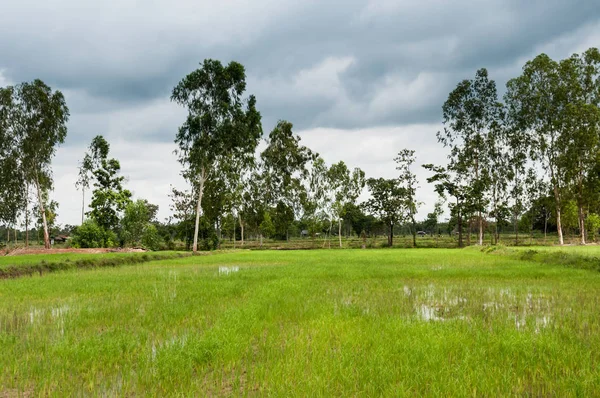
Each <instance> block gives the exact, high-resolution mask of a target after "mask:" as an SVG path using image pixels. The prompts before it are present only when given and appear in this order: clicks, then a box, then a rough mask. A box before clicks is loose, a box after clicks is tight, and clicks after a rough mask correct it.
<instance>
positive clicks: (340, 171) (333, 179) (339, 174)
mask: <svg viewBox="0 0 600 398" xmlns="http://www.w3.org/2000/svg"><path fill="white" fill-rule="evenodd" d="M327 179H328V181H329V183H328V184H327V185H328V188H329V192H330V201H331V211H332V216H333V218H335V219H336V220H337V222H338V239H339V244H340V247H342V219H343V217H345V211H346V209H347V208H348V205H350V204H355V203H356V199H358V197H359V196H360V194H361V192H362V190H363V189H364V187H365V172H364V171H362V170H361V169H359V168H355V169H354V170H353V171H350V170H349V169H348V167H347V166H346V164H345V163H344V162H342V161H340V162H338V163H336V164H333V165H331V167H330V168H329V170H327Z"/></svg>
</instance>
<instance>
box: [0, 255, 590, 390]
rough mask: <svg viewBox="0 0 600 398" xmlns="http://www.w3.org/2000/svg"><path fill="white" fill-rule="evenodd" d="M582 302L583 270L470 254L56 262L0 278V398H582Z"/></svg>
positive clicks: (586, 283) (585, 371) (586, 352)
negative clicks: (88, 265) (64, 266)
mask: <svg viewBox="0 0 600 398" xmlns="http://www.w3.org/2000/svg"><path fill="white" fill-rule="evenodd" d="M570 249H571V248H562V249H561V250H563V251H568V250H570ZM520 250H522V249H520ZM543 250H547V249H543ZM550 250H554V249H550ZM586 250H590V251H595V252H598V253H600V249H596V248H590V249H588V248H575V251H577V252H579V251H586ZM496 254H497V253H496ZM594 255H595V254H594ZM0 261H4V259H2V258H0ZM598 308H600V273H597V272H593V271H589V270H584V269H575V268H567V267H563V266H561V265H560V264H558V263H549V262H538V261H524V260H521V259H519V258H515V257H514V256H511V255H501V254H500V255H494V253H490V254H486V253H482V252H481V251H479V250H477V249H473V248H471V249H463V250H446V249H417V250H402V249H400V250H398V249H394V250H392V249H389V250H314V251H239V252H233V253H224V254H213V255H208V256H200V257H190V258H183V259H175V260H167V261H160V262H152V263H147V264H142V265H134V266H128V267H120V268H106V269H94V270H85V271H79V270H73V271H66V272H56V273H52V274H49V275H46V276H43V277H32V278H21V279H16V280H5V281H0V396H3V395H11V394H12V395H16V394H18V393H28V394H35V395H38V394H42V395H45V394H49V395H56V396H64V395H81V394H90V393H92V394H94V395H109V396H110V395H119V396H121V395H160V396H169V395H175V394H182V395H186V396H190V395H261V394H271V395H278V396H332V395H334V396H339V395H344V396H347V395H353V396H375V395H394V396H402V395H410V396H413V395H432V396H439V395H446V396H466V395H488V396H497V395H532V396H549V395H554V396H594V395H597V394H598V391H599V390H600V371H599V370H598V369H599V367H600V338H598V336H600V313H599V312H598Z"/></svg>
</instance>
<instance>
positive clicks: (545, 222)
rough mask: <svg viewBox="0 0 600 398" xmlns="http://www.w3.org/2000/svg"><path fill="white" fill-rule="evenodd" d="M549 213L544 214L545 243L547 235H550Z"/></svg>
mask: <svg viewBox="0 0 600 398" xmlns="http://www.w3.org/2000/svg"><path fill="white" fill-rule="evenodd" d="M548 218H549V217H548V214H547V213H546V214H544V243H546V236H547V235H548Z"/></svg>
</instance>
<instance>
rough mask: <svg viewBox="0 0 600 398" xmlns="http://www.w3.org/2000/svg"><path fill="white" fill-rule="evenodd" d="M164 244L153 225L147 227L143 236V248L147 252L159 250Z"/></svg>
mask: <svg viewBox="0 0 600 398" xmlns="http://www.w3.org/2000/svg"><path fill="white" fill-rule="evenodd" d="M161 244H162V238H161V237H160V235H159V234H158V230H157V229H156V227H155V226H154V225H152V224H148V225H146V228H144V232H143V234H142V246H143V247H144V249H147V250H154V251H156V250H159V249H160V246H161Z"/></svg>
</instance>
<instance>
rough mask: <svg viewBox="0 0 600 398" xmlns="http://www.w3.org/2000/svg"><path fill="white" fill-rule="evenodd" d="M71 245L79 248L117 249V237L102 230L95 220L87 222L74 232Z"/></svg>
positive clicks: (108, 231)
mask: <svg viewBox="0 0 600 398" xmlns="http://www.w3.org/2000/svg"><path fill="white" fill-rule="evenodd" d="M71 245H72V246H73V247H79V248H96V247H115V246H116V245H117V235H116V234H115V233H114V232H112V231H110V230H106V229H104V228H102V227H101V226H100V225H98V223H96V221H94V220H91V219H90V220H85V221H84V223H83V224H81V225H80V226H78V227H77V228H76V229H75V230H74V231H73V235H72V236H71Z"/></svg>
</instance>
